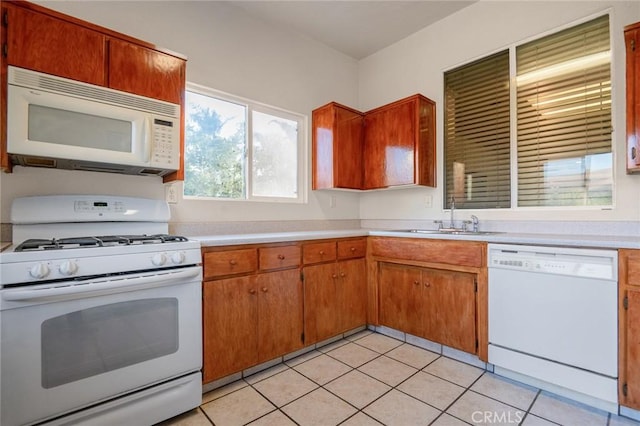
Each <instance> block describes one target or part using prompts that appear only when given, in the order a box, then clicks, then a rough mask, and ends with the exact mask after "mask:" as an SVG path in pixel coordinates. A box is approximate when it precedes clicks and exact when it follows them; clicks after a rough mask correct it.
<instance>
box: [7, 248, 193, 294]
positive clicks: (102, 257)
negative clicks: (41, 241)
mask: <svg viewBox="0 0 640 426" xmlns="http://www.w3.org/2000/svg"><path fill="white" fill-rule="evenodd" d="M158 246H160V244H150V245H144V244H142V245H137V246H126V247H127V248H129V249H130V250H127V249H124V250H123V249H122V248H121V247H102V248H91V249H82V248H79V249H68V250H39V251H34V252H14V253H8V254H5V253H3V255H2V258H1V259H0V277H1V278H2V281H1V282H0V284H1V285H0V287H1V286H3V285H8V284H29V283H38V282H44V281H51V280H61V281H63V280H77V279H82V278H83V277H88V276H92V277H93V276H98V275H107V274H121V273H129V272H135V271H146V270H151V269H165V268H177V267H184V266H189V265H201V264H202V255H201V252H200V244H199V243H197V242H195V241H194V242H192V241H189V242H180V243H165V244H162V248H164V250H162V251H160V250H158V248H159V247H158ZM98 253H99V254H98ZM45 255H46V256H47V257H46V258H43V257H42V256H45ZM72 256H73V257H72ZM11 259H13V260H16V259H17V260H16V261H9V260H11Z"/></svg>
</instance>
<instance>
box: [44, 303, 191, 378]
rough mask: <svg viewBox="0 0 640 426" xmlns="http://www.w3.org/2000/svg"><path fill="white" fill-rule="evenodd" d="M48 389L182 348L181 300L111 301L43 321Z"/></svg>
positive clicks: (45, 374)
mask: <svg viewBox="0 0 640 426" xmlns="http://www.w3.org/2000/svg"><path fill="white" fill-rule="evenodd" d="M41 331H42V333H41V336H42V387H44V388H45V389H49V388H53V387H56V386H60V385H63V384H65V383H70V382H74V381H76V380H81V379H84V378H87V377H91V376H95V375H98V374H102V373H106V372H108V371H112V370H117V369H119V368H123V367H127V366H129V365H133V364H138V363H140V362H144V361H148V360H151V359H154V358H159V357H162V356H165V355H169V354H172V353H174V352H176V351H177V350H178V343H179V342H178V299H176V298H156V299H143V300H133V301H127V302H120V303H113V304H109V305H104V306H98V307H95V308H89V309H83V310H80V311H75V312H71V313H68V314H65V315H61V316H58V317H55V318H51V319H48V320H46V321H45V322H43V323H42V327H41Z"/></svg>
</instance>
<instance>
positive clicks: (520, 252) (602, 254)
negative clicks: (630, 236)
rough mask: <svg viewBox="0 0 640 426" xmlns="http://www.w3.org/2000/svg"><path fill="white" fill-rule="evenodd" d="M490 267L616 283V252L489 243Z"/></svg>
mask: <svg viewBox="0 0 640 426" xmlns="http://www.w3.org/2000/svg"><path fill="white" fill-rule="evenodd" d="M488 263H489V265H488V266H489V268H490V269H491V268H499V269H511V270H517V271H529V272H539V273H544V274H555V275H569V276H575V277H585V278H598V279H605V280H615V281H617V268H618V260H617V252H616V251H615V250H594V249H579V248H571V247H548V246H522V245H508V244H489V262H488Z"/></svg>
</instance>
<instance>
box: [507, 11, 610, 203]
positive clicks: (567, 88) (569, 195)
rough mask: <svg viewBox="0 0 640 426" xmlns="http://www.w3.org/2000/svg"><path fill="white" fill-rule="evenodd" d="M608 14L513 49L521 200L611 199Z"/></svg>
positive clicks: (576, 200)
mask: <svg viewBox="0 0 640 426" xmlns="http://www.w3.org/2000/svg"><path fill="white" fill-rule="evenodd" d="M610 63H611V60H610V47H609V17H608V15H605V16H602V17H600V18H597V19H595V20H592V21H589V22H586V23H584V24H581V25H578V26H576V27H573V28H570V29H567V30H564V31H561V32H559V33H556V34H552V35H550V36H547V37H544V38H541V39H539V40H535V41H532V42H530V43H527V44H524V45H522V46H519V47H517V48H516V68H517V77H516V82H517V102H518V104H517V114H518V115H517V138H518V139H517V141H518V143H517V145H518V206H521V207H527V206H584V205H610V204H611V201H612V195H611V192H612V186H613V177H612V156H611V73H610Z"/></svg>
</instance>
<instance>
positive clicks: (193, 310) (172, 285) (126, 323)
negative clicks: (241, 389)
mask: <svg viewBox="0 0 640 426" xmlns="http://www.w3.org/2000/svg"><path fill="white" fill-rule="evenodd" d="M201 279H202V272H201V267H199V266H196V267H189V268H184V269H177V270H172V271H161V272H157V273H149V272H147V273H144V274H131V275H127V276H124V277H122V276H118V277H113V278H97V279H92V280H88V281H83V282H81V283H77V282H69V283H65V282H63V283H55V284H52V285H48V286H47V285H39V286H29V287H19V288H13V289H3V290H1V291H0V331H1V333H2V334H1V340H0V343H1V345H0V355H1V358H0V359H1V364H0V400H1V407H0V408H1V413H2V414H1V415H0V416H1V417H0V424H2V425H3V426H12V425H22V424H32V423H36V422H40V421H43V420H45V419H50V418H53V417H56V416H60V415H63V414H66V413H70V412H73V411H75V410H79V409H81V408H84V407H88V406H91V405H94V404H97V403H99V402H103V401H107V400H110V399H112V398H115V397H118V396H122V395H125V394H127V393H129V392H133V391H136V390H140V389H143V388H146V387H149V386H151V385H154V384H158V383H161V382H164V381H167V380H170V379H172V378H176V377H180V376H183V375H185V374H188V373H191V372H194V371H198V370H200V368H201V365H202V341H201V300H202V298H201Z"/></svg>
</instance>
